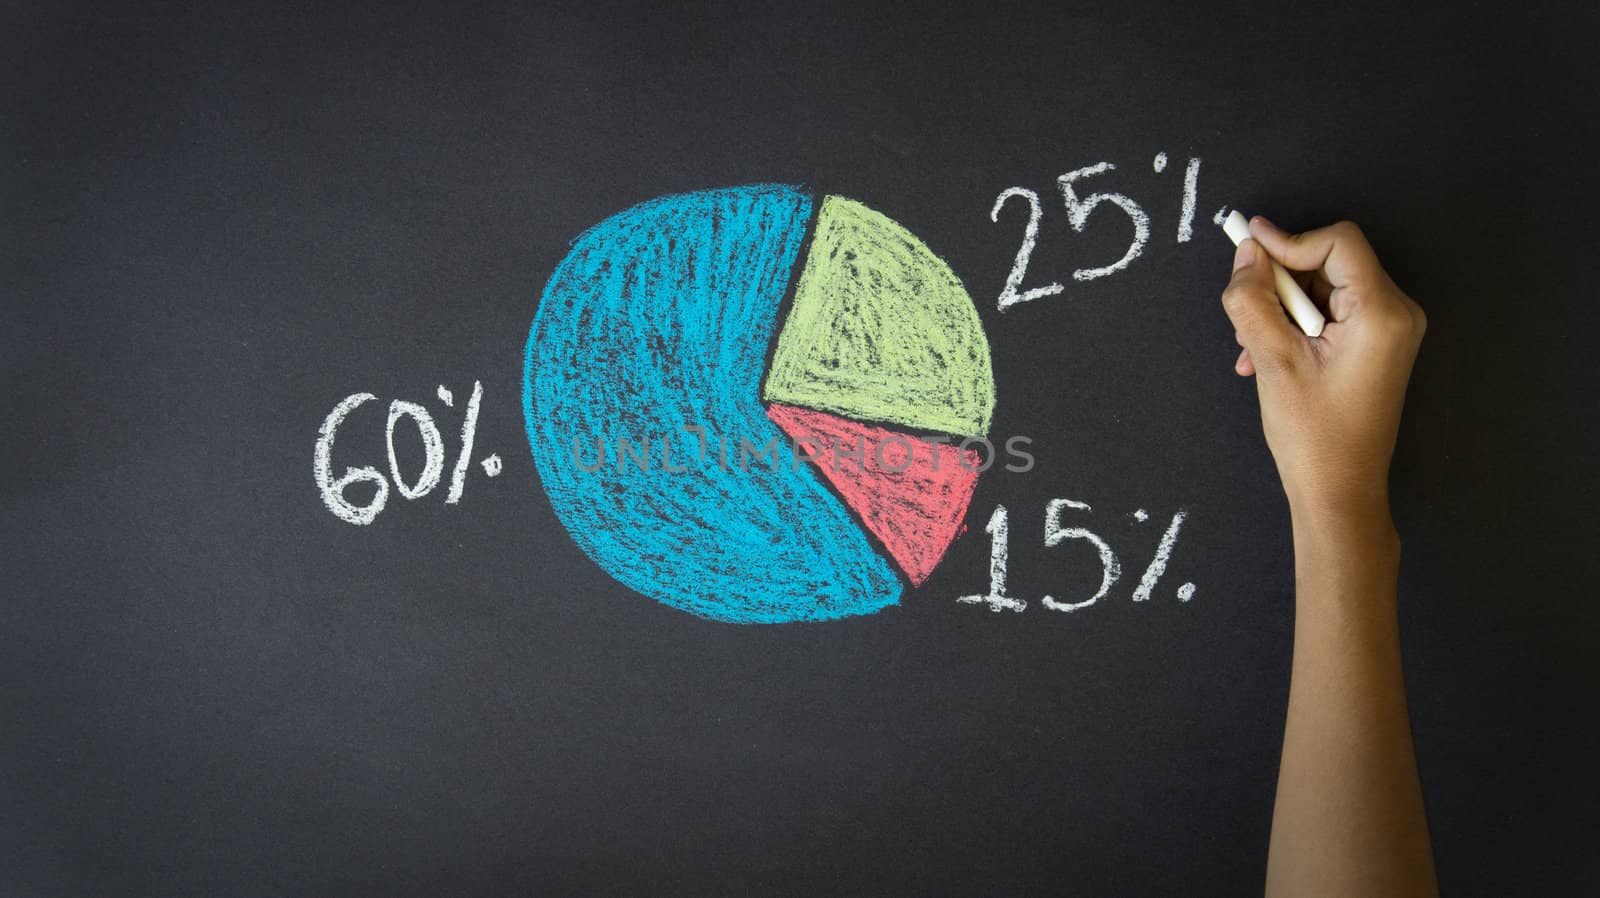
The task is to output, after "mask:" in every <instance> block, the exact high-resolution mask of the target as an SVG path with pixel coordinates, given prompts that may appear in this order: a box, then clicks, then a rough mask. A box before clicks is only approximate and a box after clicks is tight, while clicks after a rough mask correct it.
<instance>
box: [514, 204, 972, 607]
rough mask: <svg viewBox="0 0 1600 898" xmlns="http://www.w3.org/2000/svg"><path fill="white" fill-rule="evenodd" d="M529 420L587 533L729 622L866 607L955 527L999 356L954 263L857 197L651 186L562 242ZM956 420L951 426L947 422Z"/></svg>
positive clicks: (654, 590)
mask: <svg viewBox="0 0 1600 898" xmlns="http://www.w3.org/2000/svg"><path fill="white" fill-rule="evenodd" d="M523 375H524V377H523V415H524V418H525V422H526V426H527V433H528V442H529V446H530V447H531V449H532V452H533V458H534V463H535V465H536V467H537V469H538V472H539V476H540V479H541V481H542V483H543V485H544V489H545V492H546V493H547V494H548V496H549V499H550V503H551V505H552V507H553V508H554V510H555V512H556V514H557V516H558V517H559V518H560V520H561V522H562V524H563V525H564V526H565V527H566V529H567V531H568V532H569V533H570V534H571V536H572V538H573V540H574V541H575V542H576V543H577V544H578V546H579V547H580V548H582V550H583V551H584V552H585V553H586V554H587V555H588V556H589V557H590V558H591V559H593V560H594V562H595V563H596V564H598V565H599V566H600V567H601V568H602V569H604V570H605V571H606V572H607V573H608V574H610V575H611V576H612V577H613V578H615V579H616V580H617V581H619V582H620V583H622V584H623V585H625V586H627V587H628V588H630V589H632V590H633V591H635V592H637V593H640V594H642V595H644V596H648V597H649V598H652V599H655V600H656V601H659V602H662V603H665V604H667V605H669V606H672V607H674V608H678V609H681V610H683V611H687V612H690V613H693V614H697V615H701V616H703V617H708V618H713V619H716V620H721V621H729V622H735V623H782V622H788V621H805V620H827V619H832V618H840V617H847V616H850V615H859V614H869V613H872V612H875V611H878V610H880V609H882V608H885V607H887V606H889V605H894V604H896V603H898V602H899V600H900V598H901V596H902V594H903V593H904V591H905V589H906V588H907V587H908V586H915V585H918V584H920V583H922V582H923V581H924V580H925V579H926V578H927V577H928V576H929V574H931V573H932V571H933V570H934V568H935V566H937V565H938V563H939V561H940V559H941V558H942V557H943V556H944V554H945V551H946V550H947V549H948V548H949V546H950V543H951V542H952V541H953V540H954V539H955V538H956V537H957V536H958V535H960V533H961V532H962V530H963V529H964V520H965V517H966V512H967V506H968V504H969V503H970V501H971V498H972V493H973V490H974V488H975V486H976V483H977V477H978V472H977V469H978V468H979V467H980V465H981V460H980V459H978V457H977V456H978V455H979V453H978V452H977V450H976V448H975V446H976V444H969V446H968V447H967V448H963V446H962V440H963V439H964V438H969V437H981V436H985V435H986V434H987V433H988V430H989V426H990V421H991V417H992V415H993V412H994V396H995V393H994V373H993V369H992V367H991V364H990V358H989V345H988V341H987V339H986V338H985V337H984V334H983V329H982V327H981V325H980V323H979V320H978V315H977V311H976V309H975V308H974V307H973V304H972V300H971V298H970V297H969V296H968V295H967V292H966V290H965V289H964V288H963V287H962V285H961V282H960V280H959V279H958V278H957V277H956V276H955V274H954V273H953V272H952V271H951V270H950V267H949V266H948V265H946V264H945V263H944V261H943V260H941V259H940V258H939V257H938V256H936V255H934V253H933V252H932V251H931V250H930V249H928V247H927V246H925V245H924V244H923V243H922V241H920V240H918V239H917V238H916V237H915V236H913V235H912V234H911V233H910V232H909V231H907V230H906V229H905V228H903V227H901V226H900V225H898V224H896V223H895V222H893V221H891V220H890V219H888V218H887V217H885V216H883V215H881V214H879V213H877V212H875V211H873V210H872V209H870V208H868V207H867V206H865V205H862V204H861V203H858V202H855V201H853V200H849V199H845V198H843V197H838V196H827V197H823V198H820V199H814V198H813V197H812V196H810V195H809V194H807V193H805V192H803V191H801V190H799V189H796V188H793V187H788V186H782V185H771V184H762V185H754V186H747V187H737V188H730V189H722V190H708V191H703V192H698V193H689V194H683V195H678V196H668V197H662V198H658V199H655V200H651V201H649V202H645V203H642V204H640V205H638V206H635V207H633V208H631V209H628V210H626V211H624V212H621V213H618V214H617V215H614V216H612V217H611V218H608V219H606V220H605V221H603V222H601V223H600V224H598V225H596V226H594V227H593V228H591V229H590V230H588V231H587V232H585V233H584V234H582V235H581V236H580V237H578V238H577V239H576V240H574V241H573V244H572V250H571V252H570V253H569V254H568V255H567V257H566V258H565V259H564V260H563V261H562V262H561V264H560V265H559V266H558V267H557V269H556V271H555V272H554V274H552V275H551V277H550V281H549V284H548V285H547V286H546V288H545V291H544V295H543V298H542V300H541V302H540V305H539V310H538V313H537V314H536V316H535V317H534V321H533V326H532V329H531V331H530V333H529V336H528V343H527V355H526V358H525V360H524V369H523ZM945 438H948V442H941V440H943V439H945Z"/></svg>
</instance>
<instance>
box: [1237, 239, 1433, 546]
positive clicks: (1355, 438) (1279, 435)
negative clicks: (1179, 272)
mask: <svg viewBox="0 0 1600 898" xmlns="http://www.w3.org/2000/svg"><path fill="white" fill-rule="evenodd" d="M1250 235H1251V237H1252V238H1254V239H1251V240H1246V241H1244V242H1243V243H1241V244H1240V245H1239V248H1238V251H1237V253H1235V255H1234V261H1233V268H1234V270H1233V278H1232V280H1231V281H1230V282H1229V283H1228V287H1227V289H1226V290H1224V291H1223V294H1222V305H1223V308H1224V309H1225V310H1226V311H1227V313H1228V318H1229V319H1230V320H1231V321H1232V322H1233V326H1234V329H1235V332H1236V336H1237V338H1238V341H1239V345H1240V346H1243V347H1244V349H1243V350H1242V351H1241V352H1240V353H1239V359H1238V361H1237V362H1235V363H1234V370H1235V371H1237V372H1238V373H1239V374H1240V375H1242V376H1245V377H1249V376H1252V375H1254V376H1255V379H1256V392H1257V396H1258V398H1259V399H1260V402H1261V426H1262V429H1263V430H1264V431H1265V432H1266V437H1267V447H1268V448H1269V449H1270V450H1271V451H1272V457H1273V460H1274V461H1275V462H1276V463H1277V466H1278V476H1279V478H1280V479H1281V480H1282V481H1283V489H1284V492H1285V493H1286V494H1287V495H1288V497H1289V506H1290V508H1291V510H1292V511H1293V512H1294V513H1296V514H1297V515H1299V514H1307V515H1313V516H1322V515H1325V514H1334V515H1339V516H1348V515H1363V516H1370V515H1379V516H1381V517H1382V518H1384V519H1387V517H1388V510H1389V506H1388V503H1389V498H1388V496H1389V493H1388V480H1389V461H1390V458H1391V456H1392V455H1393V453H1394V442H1395V435H1396V432H1397V431H1398V429H1399V426H1400V408H1401V406H1402V404H1403V403H1404V401H1405V391H1406V382H1407V380H1409V379H1410V376H1411V365H1412V362H1413V361H1414V360H1415V359H1416V356H1417V347H1418V346H1419V345H1420V343H1421V341H1422V334H1423V331H1424V330H1426V329H1427V323H1428V322H1427V316H1425V315H1424V314H1423V312H1422V307H1421V306H1418V305H1417V304H1416V303H1415V302H1414V301H1412V299H1411V298H1410V297H1408V296H1406V295H1405V293H1403V292H1401V290H1400V288H1399V287H1397V286H1395V283H1394V281H1392V280H1390V279H1389V275H1388V273H1386V272H1385V271H1384V270H1383V267H1382V266H1381V265H1380V264H1378V258H1377V256H1376V255H1374V254H1373V251H1372V247H1371V246H1369V245H1368V243H1367V240H1366V237H1364V236H1363V235H1362V233H1361V231H1360V230H1359V229H1358V228H1357V227H1356V226H1355V225H1353V224H1350V223H1349V222H1341V223H1339V224H1336V225H1331V226H1329V227H1325V228H1319V229H1317V230H1315V231H1307V232H1306V233H1304V234H1298V235H1290V234H1286V233H1284V232H1283V231H1281V230H1279V229H1278V228H1277V227H1276V226H1274V225H1273V224H1272V223H1270V222H1268V221H1267V220H1266V219H1264V218H1261V217H1260V216H1257V217H1255V218H1253V219H1251V221H1250ZM1263 249H1265V252H1263ZM1268 253H1270V254H1271V256H1272V257H1273V258H1275V259H1277V261H1278V262H1279V263H1280V264H1281V265H1283V266H1284V267H1285V268H1287V269H1289V270H1290V271H1291V272H1293V273H1295V276H1296V279H1297V280H1299V281H1300V283H1301V285H1302V286H1304V287H1305V288H1306V292H1307V293H1309V294H1310V295H1311V298H1312V299H1313V300H1315V301H1316V302H1317V303H1318V304H1319V305H1320V306H1321V307H1322V309H1323V311H1324V312H1325V313H1327V315H1328V324H1327V326H1326V327H1325V328H1324V329H1323V331H1322V335H1321V336H1320V337H1318V338H1311V337H1307V336H1306V335H1305V334H1304V333H1302V332H1301V331H1300V329H1299V328H1298V327H1296V326H1295V324H1294V323H1293V322H1292V321H1291V320H1290V319H1289V318H1288V316H1287V315H1285V314H1284V311H1283V307H1282V306H1281V305H1280V304H1279V302H1278V299H1277V295H1276V294H1275V293H1274V292H1273V289H1272V266H1271V264H1270V262H1269V261H1268V258H1267V254H1268Z"/></svg>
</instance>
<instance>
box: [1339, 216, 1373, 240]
mask: <svg viewBox="0 0 1600 898" xmlns="http://www.w3.org/2000/svg"><path fill="white" fill-rule="evenodd" d="M1332 231H1333V234H1334V236H1335V237H1338V238H1340V239H1342V240H1348V241H1350V242H1352V243H1361V244H1365V243H1366V242H1367V235H1366V234H1364V233H1362V231H1361V226H1360V225H1358V224H1356V223H1355V222H1353V221H1349V220H1348V219H1347V220H1345V221H1340V222H1336V223H1335V224H1334V225H1333V227H1332Z"/></svg>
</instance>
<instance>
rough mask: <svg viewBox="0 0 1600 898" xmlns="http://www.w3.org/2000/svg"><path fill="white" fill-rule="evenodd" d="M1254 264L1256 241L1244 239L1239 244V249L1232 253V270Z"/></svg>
mask: <svg viewBox="0 0 1600 898" xmlns="http://www.w3.org/2000/svg"><path fill="white" fill-rule="evenodd" d="M1254 264H1256V242H1255V241H1254V240H1246V241H1245V242H1243V243H1241V244H1239V249H1238V250H1237V251H1236V252H1235V253H1234V254H1233V270H1234V271H1238V270H1239V269H1241V268H1244V267H1246V266H1248V265H1254Z"/></svg>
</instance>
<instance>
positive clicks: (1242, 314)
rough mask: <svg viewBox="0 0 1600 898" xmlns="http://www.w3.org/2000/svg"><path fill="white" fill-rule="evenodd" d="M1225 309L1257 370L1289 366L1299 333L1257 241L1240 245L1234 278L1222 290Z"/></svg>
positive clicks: (1234, 257) (1270, 264)
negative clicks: (1283, 303)
mask: <svg viewBox="0 0 1600 898" xmlns="http://www.w3.org/2000/svg"><path fill="white" fill-rule="evenodd" d="M1222 308H1223V310H1224V311H1226V312H1227V313H1228V320H1230V321H1232V322H1233V327H1234V330H1236V331H1238V332H1239V342H1240V343H1241V344H1243V345H1244V348H1245V349H1246V350H1248V351H1249V353H1250V361H1251V363H1252V364H1253V365H1254V366H1255V369H1256V370H1257V371H1258V372H1262V371H1267V372H1270V371H1273V370H1277V369H1281V368H1284V367H1287V366H1288V365H1290V364H1291V363H1292V362H1293V361H1294V359H1295V357H1296V355H1297V354H1298V351H1299V349H1300V347H1301V342H1302V341H1301V339H1300V332H1299V331H1297V330H1296V329H1295V327H1294V325H1293V324H1292V323H1290V321H1289V318H1288V316H1287V315H1285V314H1284V311H1283V306H1282V305H1280V304H1279V303H1278V294H1277V293H1275V292H1274V291H1273V288H1272V263H1271V262H1270V261H1269V260H1268V258H1267V254H1266V253H1265V252H1264V251H1263V250H1262V249H1261V247H1260V245H1258V244H1257V243H1256V242H1255V241H1254V240H1246V241H1244V242H1243V243H1240V244H1239V250H1238V252H1236V253H1234V256H1233V279H1232V280H1230V281H1229V282H1228V287H1227V289H1226V290H1223V291H1222Z"/></svg>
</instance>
